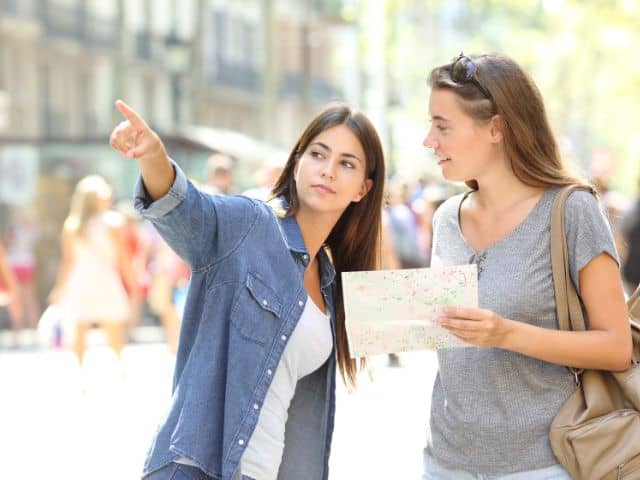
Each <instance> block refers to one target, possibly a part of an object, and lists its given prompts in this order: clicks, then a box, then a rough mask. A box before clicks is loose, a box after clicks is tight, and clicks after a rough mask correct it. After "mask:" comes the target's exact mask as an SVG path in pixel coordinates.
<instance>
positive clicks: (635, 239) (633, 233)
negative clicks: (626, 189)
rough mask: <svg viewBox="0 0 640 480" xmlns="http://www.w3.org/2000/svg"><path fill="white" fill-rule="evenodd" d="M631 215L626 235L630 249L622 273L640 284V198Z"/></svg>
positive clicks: (626, 277) (632, 282)
mask: <svg viewBox="0 0 640 480" xmlns="http://www.w3.org/2000/svg"><path fill="white" fill-rule="evenodd" d="M631 215H632V218H631V228H629V229H628V230H627V232H626V235H625V240H626V242H627V245H628V249H629V250H628V254H627V259H626V261H625V263H624V265H623V267H622V273H623V275H624V278H625V280H627V282H629V283H630V284H632V285H638V284H640V200H638V202H636V205H635V206H634V208H633V212H632V213H631Z"/></svg>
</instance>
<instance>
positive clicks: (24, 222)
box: [6, 207, 40, 333]
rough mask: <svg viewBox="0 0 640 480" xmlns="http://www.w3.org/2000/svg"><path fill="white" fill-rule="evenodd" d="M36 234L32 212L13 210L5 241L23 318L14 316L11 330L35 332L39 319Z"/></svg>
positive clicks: (37, 234) (25, 209) (22, 209)
mask: <svg viewBox="0 0 640 480" xmlns="http://www.w3.org/2000/svg"><path fill="white" fill-rule="evenodd" d="M38 237H39V232H38V227H37V225H36V222H35V220H34V218H33V214H32V212H30V211H29V210H28V209H27V208H25V207H16V208H15V209H14V211H13V221H12V222H11V224H10V227H9V231H8V238H7V240H6V242H7V243H6V247H7V248H6V255H7V261H8V263H9V265H10V266H11V269H12V270H13V273H14V275H15V278H16V280H17V282H18V285H19V287H20V288H19V292H20V303H21V310H22V315H21V316H20V317H15V318H14V322H13V325H12V326H13V329H14V331H15V332H16V333H17V332H18V331H20V330H23V329H30V330H32V331H33V330H34V329H35V328H36V324H37V323H38V317H40V306H39V304H38V299H37V296H36V274H37V272H36V251H35V250H36V244H37V241H38Z"/></svg>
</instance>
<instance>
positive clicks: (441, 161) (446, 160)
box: [438, 158, 451, 165]
mask: <svg viewBox="0 0 640 480" xmlns="http://www.w3.org/2000/svg"><path fill="white" fill-rule="evenodd" d="M450 161H451V159H450V158H441V159H439V160H438V165H442V164H443V163H446V162H450Z"/></svg>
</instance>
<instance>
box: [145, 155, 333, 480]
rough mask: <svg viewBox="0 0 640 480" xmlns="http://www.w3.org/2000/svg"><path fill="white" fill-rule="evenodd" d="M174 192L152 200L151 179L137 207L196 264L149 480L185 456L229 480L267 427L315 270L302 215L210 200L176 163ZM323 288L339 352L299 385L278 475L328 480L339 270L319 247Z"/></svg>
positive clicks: (148, 465) (239, 200) (234, 200)
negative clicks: (275, 385)
mask: <svg viewBox="0 0 640 480" xmlns="http://www.w3.org/2000/svg"><path fill="white" fill-rule="evenodd" d="M174 168H175V172H176V178H175V181H174V183H173V185H172V186H171V189H170V190H169V191H168V192H167V194H166V195H165V196H164V197H162V198H160V199H158V200H156V201H154V202H152V201H151V199H150V198H149V196H148V194H147V192H146V190H145V188H144V185H143V184H142V181H141V180H139V181H138V184H137V186H136V195H135V197H136V198H135V204H136V208H137V209H138V210H139V211H140V213H141V214H142V215H143V216H144V217H145V218H147V219H149V220H151V222H152V223H153V224H154V226H155V227H156V229H157V230H158V232H160V234H161V235H162V237H163V238H164V239H165V240H166V241H167V243H168V244H169V245H170V246H171V247H172V248H173V250H174V251H175V252H176V253H177V254H178V255H180V256H181V257H182V258H183V259H184V260H185V261H186V262H187V263H188V264H189V266H190V267H191V270H192V274H191V282H190V285H189V292H188V295H187V301H186V307H185V310H184V316H183V321H182V328H181V332H180V343H179V348H178V353H177V356H176V365H175V372H174V379H173V395H172V398H171V402H170V406H169V410H168V412H167V413H166V416H165V417H164V418H163V419H162V421H161V424H160V426H159V428H158V431H157V432H156V434H155V437H154V439H153V442H152V445H151V448H150V450H149V453H148V456H147V459H146V462H145V465H144V476H146V475H149V474H151V473H152V472H155V471H157V470H159V469H161V468H163V467H164V466H166V465H167V464H168V463H170V462H172V461H174V460H177V459H178V458H180V457H186V458H188V459H190V460H192V461H193V462H195V463H196V464H198V465H199V466H200V468H201V469H202V470H203V471H204V472H205V473H206V474H207V475H209V476H211V477H213V478H216V479H223V480H228V479H230V478H232V476H233V475H234V474H237V472H236V470H237V469H238V466H239V462H240V458H241V456H242V454H243V452H244V450H245V448H246V446H247V443H248V441H249V439H250V438H251V434H252V432H253V430H254V428H255V426H256V423H257V421H258V416H259V414H260V409H261V407H262V402H263V401H264V399H265V396H266V394H267V390H268V389H269V385H270V384H271V381H272V379H273V375H274V373H275V370H276V368H277V366H278V363H279V361H280V357H281V356H282V352H283V350H284V348H285V346H286V344H287V341H288V339H289V338H290V336H291V333H292V332H293V329H294V328H295V327H296V324H297V323H298V320H299V319H300V316H301V314H302V311H303V309H304V305H305V302H306V301H307V291H306V289H305V286H304V270H305V268H306V266H307V265H308V264H309V254H308V252H307V250H306V247H305V244H304V241H303V239H302V235H301V233H300V229H299V228H298V224H297V222H296V221H295V219H294V218H293V217H286V218H279V217H277V216H276V215H275V213H274V211H273V209H272V208H271V207H270V206H269V205H267V204H265V203H264V202H261V201H258V200H252V199H249V198H246V197H240V196H235V197H226V196H217V195H207V194H204V193H202V192H200V191H199V190H197V189H196V188H195V187H194V186H193V185H192V184H191V182H189V181H188V180H187V178H186V177H185V175H184V173H183V172H182V170H181V169H180V168H179V167H177V166H176V165H175V164H174ZM318 260H319V262H320V282H321V290H322V294H323V296H324V300H325V302H326V304H327V307H328V309H329V313H330V316H331V319H332V320H331V328H332V332H333V344H334V348H333V351H332V354H331V355H330V357H329V359H328V360H327V361H326V362H325V364H324V365H323V366H322V367H321V368H320V369H318V370H317V371H315V372H314V373H312V374H310V375H308V376H306V377H304V378H302V379H301V380H300V381H299V382H298V384H297V386H296V390H295V394H294V396H293V399H292V401H291V405H290V407H289V412H288V419H287V423H286V426H285V435H286V437H285V438H286V440H285V449H284V452H283V457H282V463H281V466H280V472H279V475H278V479H279V480H294V479H296V480H297V479H300V478H305V479H309V480H315V479H318V480H321V479H326V478H328V459H329V451H330V446H331V435H332V433H333V422H334V412H335V381H336V375H335V372H336V355H335V343H336V340H335V324H334V323H335V310H334V304H333V298H334V293H333V288H335V283H334V280H335V271H334V269H333V266H332V265H331V263H330V261H329V258H328V255H327V253H326V252H325V251H324V250H323V249H321V250H320V252H319V253H318Z"/></svg>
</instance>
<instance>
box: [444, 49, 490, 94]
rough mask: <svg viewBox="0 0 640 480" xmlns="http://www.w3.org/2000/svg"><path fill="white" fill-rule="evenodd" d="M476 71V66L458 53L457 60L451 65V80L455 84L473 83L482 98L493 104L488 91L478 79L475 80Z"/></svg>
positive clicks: (462, 54)
mask: <svg viewBox="0 0 640 480" xmlns="http://www.w3.org/2000/svg"><path fill="white" fill-rule="evenodd" d="M477 71H478V66H477V65H476V64H475V63H473V60H471V59H470V58H469V57H467V56H466V55H465V54H464V53H462V52H460V55H458V57H457V58H454V59H453V63H452V64H451V80H453V81H454V82H455V83H468V82H471V83H473V84H474V85H475V86H476V87H478V90H480V91H481V92H482V94H483V95H484V97H485V98H486V99H487V100H490V101H492V102H493V97H492V96H491V93H490V92H489V90H487V89H486V88H484V87H483V86H482V85H481V84H480V82H479V81H478V79H477V78H476V72H477Z"/></svg>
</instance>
